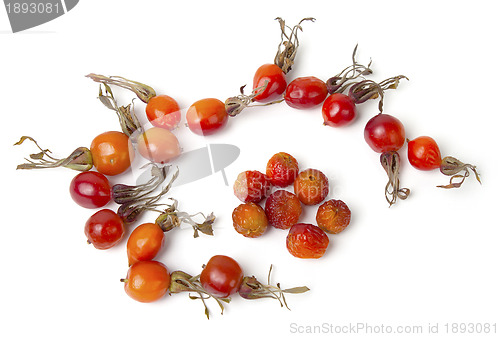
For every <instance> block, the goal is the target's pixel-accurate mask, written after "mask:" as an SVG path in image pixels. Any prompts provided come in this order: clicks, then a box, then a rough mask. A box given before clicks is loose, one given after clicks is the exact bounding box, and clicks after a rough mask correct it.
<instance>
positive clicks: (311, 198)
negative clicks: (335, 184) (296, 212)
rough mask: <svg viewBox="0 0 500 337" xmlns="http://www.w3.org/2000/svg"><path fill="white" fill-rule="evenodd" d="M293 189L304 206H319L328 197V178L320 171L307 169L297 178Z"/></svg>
mask: <svg viewBox="0 0 500 337" xmlns="http://www.w3.org/2000/svg"><path fill="white" fill-rule="evenodd" d="M293 189H294V191H295V194H296V195H297V197H298V198H299V200H300V201H301V202H302V203H303V204H304V205H317V204H319V203H320V202H322V201H323V200H325V198H326V197H327V195H328V192H329V186H328V178H327V177H326V176H325V175H324V174H323V172H321V171H319V170H316V169H307V170H304V171H302V172H300V173H299V175H298V176H297V178H295V181H294V182H293Z"/></svg>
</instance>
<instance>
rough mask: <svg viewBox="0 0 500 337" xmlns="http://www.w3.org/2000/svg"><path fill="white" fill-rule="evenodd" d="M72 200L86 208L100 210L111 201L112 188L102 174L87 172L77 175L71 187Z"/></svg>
mask: <svg viewBox="0 0 500 337" xmlns="http://www.w3.org/2000/svg"><path fill="white" fill-rule="evenodd" d="M69 191H70V195H71V198H72V199H73V200H74V201H75V202H76V203H77V204H78V205H80V206H82V207H85V208H99V207H103V206H105V205H106V204H107V203H108V202H109V201H110V200H111V186H110V184H109V180H108V178H106V176H105V175H104V174H102V173H99V172H95V171H86V172H81V173H79V174H77V175H76V176H75V177H74V178H73V180H71V183H70V187H69Z"/></svg>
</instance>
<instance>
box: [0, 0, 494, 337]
mask: <svg viewBox="0 0 500 337" xmlns="http://www.w3.org/2000/svg"><path fill="white" fill-rule="evenodd" d="M498 7H499V6H498V5H497V4H496V2H495V1H475V2H473V5H471V2H465V1H442V2H437V1H419V2H412V3H407V2H401V1H377V2H374V1H356V2H349V1H323V2H320V1H305V2H304V1H276V2H271V1H258V0H255V1H251V2H241V3H240V2H233V1H197V2H194V1H149V0H143V1H140V2H139V1H118V0H113V1H80V3H79V4H78V5H77V6H76V7H75V8H74V9H73V10H72V11H70V12H68V14H66V15H64V16H63V17H61V18H58V19H56V20H54V21H52V22H49V23H47V24H44V25H42V26H39V27H35V28H33V29H30V30H28V31H25V32H20V33H16V34H12V33H11V32H10V26H9V24H8V21H7V15H6V13H5V11H4V10H3V9H0V31H1V32H0V46H1V47H0V48H1V57H0V64H1V66H0V67H1V71H0V74H1V75H0V76H1V77H0V95H1V111H2V126H3V127H2V132H1V146H2V151H1V153H2V156H3V160H2V165H1V170H2V176H3V177H4V179H3V181H4V183H3V188H2V191H3V192H2V194H3V197H2V213H3V216H2V230H1V234H0V249H1V254H0V256H1V257H2V267H1V272H0V275H1V276H0V294H1V295H0V296H1V300H0V305H1V306H2V309H6V310H2V312H3V314H2V316H0V322H1V323H0V331H1V335H3V336H27V335H30V336H38V335H47V336H68V335H71V336H84V335H85V336H110V335H114V336H117V335H120V336H134V335H137V334H139V333H141V334H142V335H143V336H152V335H153V334H155V335H159V336H161V335H173V334H177V333H181V332H186V333H189V334H190V335H191V334H193V335H195V334H202V333H217V334H218V335H221V336H225V335H228V336H229V335H234V334H236V333H237V334H238V335H239V336H250V335H254V336H262V335H267V336H270V335H277V336H286V335H297V333H294V331H295V330H294V329H293V327H297V326H300V327H302V328H304V329H305V328H307V327H308V326H315V325H322V324H323V323H326V324H333V325H335V326H345V325H349V324H357V323H367V324H371V325H373V326H380V325H382V324H384V325H385V326H388V325H391V326H406V325H411V326H413V325H421V326H423V327H424V332H425V331H426V329H427V327H428V324H430V323H432V324H437V323H438V324H439V327H440V330H439V331H440V332H441V335H444V324H446V323H454V322H458V323H469V322H471V323H490V324H494V323H496V324H497V331H498V330H500V321H498V317H500V315H499V314H500V306H499V303H500V296H499V295H500V293H499V287H498V285H499V282H500V277H499V273H498V258H499V256H500V254H499V252H500V248H499V245H498V240H499V237H500V229H499V221H498V194H497V189H498V188H499V187H500V183H499V179H498V167H499V165H500V162H499V160H498V155H499V152H498V147H497V143H498V139H497V138H498V121H499V117H498V116H499V113H500V109H499V103H498V90H499V87H498V79H499V76H500V73H499V68H498V61H499V60H500V53H499V51H498V41H497V38H498V36H497V33H498V31H499V28H500V24H499V23H498V17H497V14H498V10H499V8H498ZM277 16H281V17H283V18H284V19H285V20H286V22H287V24H289V25H293V24H295V23H296V22H298V21H299V20H300V19H301V18H303V17H308V16H312V17H315V18H316V19H317V20H316V22H315V23H310V22H305V23H303V28H304V31H303V32H301V33H300V36H299V38H300V41H301V45H300V47H299V51H298V55H297V62H296V64H295V66H294V68H293V70H292V72H290V73H289V75H288V78H289V79H292V78H294V77H298V76H309V75H313V76H317V77H319V78H321V79H323V80H326V79H328V78H329V77H330V76H332V75H334V74H336V73H337V72H339V71H340V70H341V69H343V68H344V67H346V66H348V65H349V64H350V62H351V59H350V57H351V52H352V50H353V48H354V46H355V44H356V43H358V44H359V49H358V60H359V61H360V62H361V63H367V62H368V61H369V60H370V59H372V60H373V66H372V68H373V70H374V74H373V76H372V78H373V79H375V80H382V79H385V78H387V77H390V76H394V75H399V74H404V75H406V76H408V78H409V79H410V81H408V82H402V83H401V85H400V87H399V88H398V89H397V90H396V91H391V92H388V93H387V95H386V99H385V105H384V107H385V112H386V113H390V114H393V115H394V116H397V117H398V118H399V119H400V120H401V121H402V122H403V123H404V124H405V126H406V133H407V137H408V138H410V139H411V138H415V137H417V136H420V135H429V136H432V137H434V138H435V139H436V141H437V142H438V143H439V145H440V147H441V152H442V154H443V155H453V156H456V157H457V158H459V159H462V160H463V161H466V162H471V163H474V164H476V165H477V166H478V168H479V171H480V173H481V177H482V180H483V184H482V185H480V184H479V183H477V182H476V181H475V180H474V179H473V178H472V177H471V178H470V179H469V180H468V181H466V182H465V183H464V185H463V186H462V188H461V189H460V190H443V189H438V188H436V187H435V186H436V185H439V184H444V183H446V182H447V179H448V178H447V177H445V176H443V175H441V174H440V173H439V172H438V171H434V172H421V171H417V170H415V169H413V168H412V167H410V165H408V164H407V161H406V160H405V158H406V152H405V150H403V151H402V152H401V154H402V158H403V159H404V160H403V163H402V168H401V170H402V172H401V183H402V185H403V186H404V187H408V188H410V189H411V190H412V194H411V196H410V198H409V199H407V200H405V201H400V202H398V203H397V204H396V205H395V206H393V207H391V208H390V209H389V208H388V205H387V203H386V201H385V198H384V195H383V190H384V186H385V183H386V175H385V172H384V171H383V169H382V167H381V166H380V165H379V163H378V160H379V159H378V155H377V154H375V153H374V152H372V151H371V150H370V149H369V147H368V146H367V145H366V143H365V142H364V140H363V128H364V125H365V123H366V121H367V120H368V119H369V118H371V117H372V116H373V115H374V114H376V113H377V103H376V102H368V103H365V104H363V105H360V106H359V117H358V119H357V121H356V122H355V123H354V124H353V125H351V126H349V127H346V128H343V129H332V128H329V127H325V126H322V118H321V110H320V108H317V109H313V110H310V111H299V110H293V109H291V108H289V107H288V106H286V105H285V104H280V105H277V106H272V107H265V108H253V109H248V110H245V111H244V112H243V113H242V114H241V115H240V116H238V117H237V118H234V119H231V120H230V121H229V124H228V127H227V128H226V129H225V130H224V131H222V132H220V133H218V134H216V135H214V136H211V137H208V138H202V137H198V136H195V135H193V134H191V133H190V132H189V131H188V130H187V129H185V128H184V129H182V130H178V131H177V135H178V137H179V139H180V142H181V143H182V146H183V147H184V149H185V150H189V149H195V148H198V147H201V146H205V145H206V144H207V143H230V144H235V145H237V146H238V147H239V148H240V149H241V155H240V157H239V158H238V159H237V161H235V162H234V163H233V164H232V165H230V166H229V167H227V168H226V174H227V177H228V179H229V181H230V185H231V184H232V182H233V181H234V179H235V178H236V176H237V174H238V173H239V172H241V171H244V170H247V169H252V170H253V169H255V170H261V171H263V170H265V165H266V163H267V160H268V159H269V158H270V157H271V156H272V155H273V154H274V153H276V152H279V151H286V152H289V153H291V154H292V155H294V156H295V157H296V158H297V159H298V161H299V164H300V166H301V168H307V167H314V168H317V169H320V170H322V171H323V172H324V173H325V174H326V175H327V176H328V177H329V179H330V195H329V197H330V198H340V199H342V200H344V201H345V202H346V203H347V204H348V205H349V207H350V208H351V210H352V222H351V225H350V227H349V228H348V229H347V230H346V231H345V232H343V233H341V234H339V235H336V236H330V239H331V245H330V247H329V249H328V252H327V254H326V255H325V256H324V257H323V258H321V259H319V260H314V261H310V260H299V259H296V258H294V257H292V256H291V255H290V254H289V253H288V252H287V250H286V248H285V237H286V232H284V231H280V230H277V229H271V230H269V231H268V232H267V233H266V234H265V235H264V236H263V237H261V238H258V239H253V240H252V239H247V238H244V237H242V236H240V235H239V234H237V233H236V232H235V231H234V229H233V228H232V221H231V212H232V210H233V209H234V207H236V206H237V205H238V204H239V202H238V200H237V199H236V198H235V197H234V195H233V193H232V186H225V185H224V183H223V178H222V175H221V174H220V173H217V174H214V175H212V176H209V177H206V178H205V179H202V180H199V181H196V182H193V183H191V184H188V185H184V186H182V187H179V188H176V189H173V190H172V191H171V194H170V195H171V196H172V197H175V198H177V199H178V200H179V202H180V207H181V208H182V209H184V210H187V211H190V212H196V211H202V212H206V213H208V212H210V211H213V212H214V213H215V214H216V215H217V216H218V220H217V223H216V227H215V236H214V237H200V238H198V239H193V238H192V232H191V230H190V229H189V228H185V229H181V230H176V231H174V232H171V233H169V234H167V237H166V246H165V249H164V251H163V252H162V253H161V255H160V256H159V257H158V259H159V260H160V261H162V262H163V263H165V264H166V265H167V266H168V268H169V269H170V270H172V271H173V270H177V269H180V270H184V271H186V272H188V273H191V274H196V273H198V272H199V271H200V268H201V265H202V264H203V263H206V261H208V259H209V258H210V257H211V256H212V255H215V254H226V255H230V256H232V257H234V258H235V259H236V260H238V261H239V262H240V264H241V266H242V267H243V269H244V270H245V272H246V274H253V275H255V276H257V277H258V278H259V279H261V280H262V281H265V279H266V276H267V271H268V269H269V266H270V265H271V264H272V265H273V266H274V271H273V275H272V281H273V283H275V282H280V283H281V285H282V286H283V287H292V286H300V285H307V286H308V287H309V288H310V289H311V291H310V292H308V293H306V294H302V295H289V296H288V297H287V299H288V304H289V306H290V308H291V311H288V310H286V309H284V308H280V306H279V304H278V303H274V302H273V301H272V300H261V301H246V300H243V299H241V298H237V297H234V298H233V301H232V302H231V303H230V304H229V305H227V306H226V310H225V312H224V315H222V316H221V315H220V314H219V309H218V307H217V305H216V304H215V302H212V301H209V306H210V310H211V313H212V317H211V319H210V321H208V320H207V319H206V318H205V316H204V315H203V306H202V304H201V303H198V301H192V300H189V298H188V295H187V294H179V295H174V296H167V297H166V298H164V299H162V300H160V301H158V302H156V303H152V304H142V303H138V302H134V301H133V300H131V299H130V298H129V297H128V296H127V295H126V294H125V292H124V291H123V284H121V283H120V282H119V279H120V278H122V277H124V276H125V275H126V272H127V262H126V247H125V246H126V245H125V242H123V243H122V244H120V245H118V246H117V247H115V248H113V249H111V250H108V251H98V250H96V249H94V248H93V247H92V246H89V245H87V243H86V238H85V236H84V234H83V226H84V223H85V221H86V220H87V218H88V217H89V216H90V215H91V214H92V213H93V211H92V210H88V209H83V208H80V207H79V206H77V205H76V204H74V202H73V201H72V200H71V198H70V196H69V193H68V185H69V182H70V181H71V179H72V177H73V176H74V175H75V174H76V173H75V172H74V171H71V170H66V169H55V170H44V171H16V170H15V167H16V165H17V164H18V163H20V162H22V161H23V157H24V156H26V155H28V154H29V153H33V152H35V151H36V149H35V148H34V147H32V146H31V145H29V144H25V145H23V146H22V147H14V146H12V144H13V143H14V142H16V141H17V140H18V139H19V137H20V136H22V135H29V136H32V137H34V138H36V139H37V140H38V141H39V143H40V144H41V145H42V146H43V147H46V148H50V149H51V150H53V152H54V154H55V155H58V156H63V155H64V154H69V153H70V152H71V151H72V150H73V149H75V148H76V147H78V146H89V145H90V142H91V140H92V139H93V138H94V137H95V136H96V135H97V134H99V133H101V132H104V131H108V130H119V126H118V123H117V119H116V116H115V115H114V113H113V112H112V111H110V110H107V109H106V108H105V107H103V106H102V105H101V104H100V103H99V102H98V100H97V99H96V95H97V91H98V86H97V84H96V83H94V82H92V81H90V80H89V79H87V78H85V77H84V75H86V74H88V73H90V72H95V73H102V74H105V75H121V76H124V77H127V78H130V79H135V80H139V81H142V82H144V83H147V84H149V85H151V86H153V87H154V88H155V89H156V90H157V92H158V93H160V94H168V95H170V96H172V97H174V98H176V99H177V101H178V102H179V104H180V105H181V106H182V107H183V108H187V107H188V106H189V105H190V104H191V103H192V102H194V101H195V100H198V99H201V98H205V97H217V98H219V99H221V100H224V99H225V98H227V97H229V96H233V95H236V94H237V93H238V90H239V87H240V86H241V85H243V84H248V85H249V86H250V85H251V81H252V78H253V74H254V72H255V69H257V67H258V66H260V65H261V64H264V63H271V62H272V61H273V59H274V55H275V52H276V48H277V45H278V43H279V25H278V23H277V22H276V21H274V18H276V17H277ZM127 98H130V97H128V96H127ZM136 102H137V100H136ZM136 107H137V113H138V114H139V115H141V114H142V113H143V109H144V105H143V104H142V103H141V104H139V103H137V105H136ZM141 118H143V119H144V115H141ZM134 172H135V171H134ZM134 172H128V173H127V174H124V175H122V176H119V177H113V178H111V181H112V183H116V182H128V183H132V182H134ZM108 206H109V207H111V208H115V207H116V206H115V205H112V204H110V205H108ZM316 208H317V207H308V208H306V209H305V211H304V215H303V217H302V219H301V220H302V221H303V222H314V218H315V212H316ZM151 220H154V214H147V215H146V216H144V217H143V218H142V219H141V221H142V222H146V221H151ZM360 332H363V331H360Z"/></svg>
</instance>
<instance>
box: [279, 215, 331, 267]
mask: <svg viewBox="0 0 500 337" xmlns="http://www.w3.org/2000/svg"><path fill="white" fill-rule="evenodd" d="M329 243H330V239H329V238H328V235H326V233H325V232H324V231H323V230H322V229H321V228H319V227H318V226H314V225H312V224H306V223H298V224H295V225H293V226H292V227H291V228H290V231H289V232H288V235H287V237H286V248H287V249H288V251H289V252H290V254H292V255H293V256H295V257H298V258H301V259H318V258H320V257H322V256H323V255H324V254H325V252H326V249H327V248H328V245H329Z"/></svg>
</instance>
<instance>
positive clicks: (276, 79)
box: [253, 64, 286, 102]
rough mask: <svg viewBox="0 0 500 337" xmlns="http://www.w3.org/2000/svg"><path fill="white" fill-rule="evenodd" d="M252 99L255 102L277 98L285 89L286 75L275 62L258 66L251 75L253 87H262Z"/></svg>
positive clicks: (256, 88) (255, 88)
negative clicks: (252, 75)
mask: <svg viewBox="0 0 500 337" xmlns="http://www.w3.org/2000/svg"><path fill="white" fill-rule="evenodd" d="M264 87H265V89H264V90H262V91H261V92H260V93H259V94H258V95H257V96H255V97H254V100H255V101H257V102H270V101H274V100H277V99H279V98H280V97H281V96H282V94H283V92H284V91H285V89H286V77H285V73H284V72H283V70H281V68H280V67H278V66H277V65H276V64H264V65H262V66H260V67H259V68H258V69H257V71H256V72H255V75H254V77H253V89H254V90H259V89H258V88H264Z"/></svg>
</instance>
